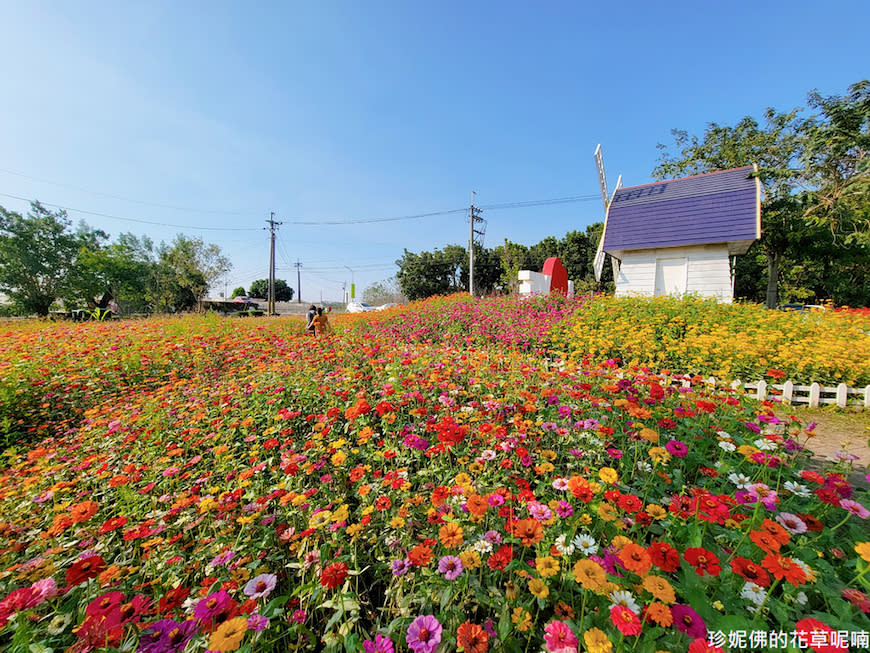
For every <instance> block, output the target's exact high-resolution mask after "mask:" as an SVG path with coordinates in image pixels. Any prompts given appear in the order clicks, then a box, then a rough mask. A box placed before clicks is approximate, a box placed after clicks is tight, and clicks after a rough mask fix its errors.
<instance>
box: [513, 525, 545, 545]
mask: <svg viewBox="0 0 870 653" xmlns="http://www.w3.org/2000/svg"><path fill="white" fill-rule="evenodd" d="M512 533H513V536H514V537H518V538H520V542H521V543H522V545H523V546H532V545H534V544H537V543H538V542H540V541H541V540H543V539H544V529H543V528H542V527H541V523H540V522H539V521H538V520H537V519H520V520H519V521H517V522H514V525H513V530H512Z"/></svg>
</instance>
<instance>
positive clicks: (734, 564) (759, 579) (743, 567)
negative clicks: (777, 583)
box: [731, 556, 770, 587]
mask: <svg viewBox="0 0 870 653" xmlns="http://www.w3.org/2000/svg"><path fill="white" fill-rule="evenodd" d="M731 571H733V572H734V573H735V574H737V575H738V576H742V577H743V578H745V579H746V580H748V581H749V582H751V583H755V584H756V585H758V586H759V587H768V586H769V585H770V576H768V575H767V572H766V571H764V569H762V568H761V567H759V566H758V565H757V564H755V563H754V562H752V560H750V559H748V558H741V557H739V556H738V557H736V558H734V560H732V561H731Z"/></svg>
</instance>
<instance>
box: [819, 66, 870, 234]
mask: <svg viewBox="0 0 870 653" xmlns="http://www.w3.org/2000/svg"><path fill="white" fill-rule="evenodd" d="M808 103H809V105H810V107H811V108H813V109H815V110H817V111H818V113H817V114H816V115H814V116H813V118H811V119H810V120H809V121H808V122H807V124H806V125H805V126H804V133H805V134H806V149H805V150H804V153H803V163H804V165H805V168H806V170H805V175H806V177H807V180H808V182H809V185H810V186H811V187H812V188H814V189H815V190H814V191H813V192H812V193H811V194H810V197H811V200H812V201H811V202H810V203H809V205H808V207H807V210H806V216H807V217H808V218H810V219H811V220H812V221H813V222H814V223H815V224H818V225H822V226H825V227H827V228H828V229H830V231H831V233H832V234H834V237H835V238H836V239H839V238H842V239H843V240H844V241H845V243H846V244H847V245H852V244H857V245H859V246H863V247H867V246H870V81H868V80H866V79H865V80H863V81H860V82H857V83H855V84H852V85H851V86H850V87H849V92H848V94H847V95H845V96H838V95H833V96H831V97H822V96H821V95H819V92H818V91H812V92H811V93H810V95H809V98H808Z"/></svg>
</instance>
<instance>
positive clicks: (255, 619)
mask: <svg viewBox="0 0 870 653" xmlns="http://www.w3.org/2000/svg"><path fill="white" fill-rule="evenodd" d="M268 627H269V619H268V618H266V617H264V616H263V615H261V614H256V613H255V614H252V615H251V616H250V617H248V628H250V629H251V630H254V631H257V632H259V631H261V630H266V628H268Z"/></svg>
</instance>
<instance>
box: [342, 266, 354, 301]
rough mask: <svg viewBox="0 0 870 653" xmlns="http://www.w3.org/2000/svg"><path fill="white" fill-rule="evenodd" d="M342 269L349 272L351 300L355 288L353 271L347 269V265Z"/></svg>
mask: <svg viewBox="0 0 870 653" xmlns="http://www.w3.org/2000/svg"><path fill="white" fill-rule="evenodd" d="M344 267H345V268H347V269H348V270H350V298H351V299H353V298H354V297H356V287H355V286H354V283H353V270H351V269H350V267H348V266H347V265H345V266H344Z"/></svg>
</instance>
